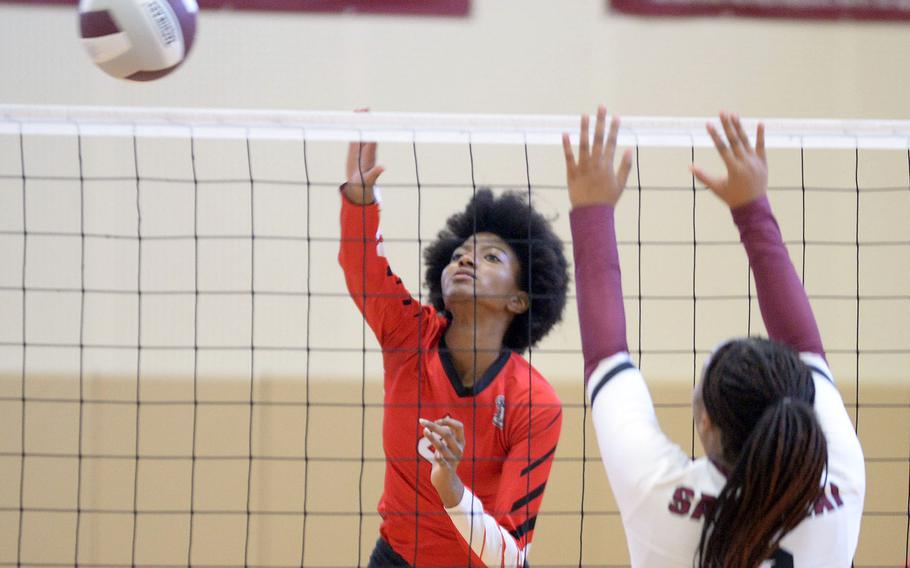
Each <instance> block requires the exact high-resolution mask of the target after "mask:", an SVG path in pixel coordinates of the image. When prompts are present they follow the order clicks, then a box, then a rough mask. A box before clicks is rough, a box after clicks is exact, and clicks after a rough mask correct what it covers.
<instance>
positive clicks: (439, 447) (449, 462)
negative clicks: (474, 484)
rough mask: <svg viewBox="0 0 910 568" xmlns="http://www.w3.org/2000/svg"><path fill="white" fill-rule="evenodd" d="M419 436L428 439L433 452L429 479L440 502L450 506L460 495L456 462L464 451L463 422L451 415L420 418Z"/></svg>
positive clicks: (461, 493)
mask: <svg viewBox="0 0 910 568" xmlns="http://www.w3.org/2000/svg"><path fill="white" fill-rule="evenodd" d="M420 425H421V426H423V437H424V438H426V439H427V440H429V442H430V443H431V444H433V447H434V448H435V450H436V451H435V452H434V453H433V457H434V460H433V469H432V471H431V472H430V481H431V482H432V483H433V487H435V488H436V492H437V493H439V497H440V499H442V504H443V505H444V506H446V507H454V506H455V505H457V504H458V503H460V502H461V498H462V497H463V496H464V483H462V481H461V478H459V477H458V464H460V463H461V457H462V456H463V455H464V446H465V437H464V424H462V423H461V422H459V421H458V420H455V419H454V418H450V417H446V418H440V419H439V420H436V421H430V420H424V419H423V418H421V419H420Z"/></svg>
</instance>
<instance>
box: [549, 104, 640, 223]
mask: <svg viewBox="0 0 910 568" xmlns="http://www.w3.org/2000/svg"><path fill="white" fill-rule="evenodd" d="M606 119H607V109H606V108H605V107H604V106H603V105H600V106H599V107H597V119H596V122H595V126H594V143H593V145H591V146H589V144H588V115H586V114H584V115H582V117H581V129H580V132H579V141H578V160H577V161H576V160H575V155H574V153H573V152H572V144H571V143H570V142H569V135H568V134H563V135H562V148H563V151H564V152H565V158H566V181H567V184H568V186H569V201H570V202H571V203H572V207H573V208H575V207H585V206H587V205H596V204H599V203H608V204H610V205H614V206H615V205H616V202H617V201H619V197H620V195H622V190H623V189H624V188H625V187H626V181H627V180H628V179H629V172H630V171H631V170H632V151H631V150H626V151H625V152H623V154H622V158H620V161H619V167H618V168H615V169H614V165H613V159H614V156H615V154H616V137H617V135H618V133H619V117H617V116H614V117H613V119H612V120H611V121H610V130H609V132H608V133H607V139H606V143H604V130H605V126H606Z"/></svg>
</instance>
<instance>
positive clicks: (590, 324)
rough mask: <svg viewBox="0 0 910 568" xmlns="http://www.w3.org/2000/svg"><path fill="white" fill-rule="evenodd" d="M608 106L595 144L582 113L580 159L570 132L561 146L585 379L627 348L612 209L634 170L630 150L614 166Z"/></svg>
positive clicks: (615, 127) (614, 127)
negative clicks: (572, 142)
mask: <svg viewBox="0 0 910 568" xmlns="http://www.w3.org/2000/svg"><path fill="white" fill-rule="evenodd" d="M606 113H607V111H606V109H605V108H604V107H603V106H600V107H599V108H598V109H597V121H596V124H595V127H594V141H593V145H591V146H590V147H589V144H588V116H587V115H584V116H582V118H581V131H580V140H579V144H578V160H577V161H576V159H575V156H574V154H573V152H572V145H571V143H570V142H569V135H568V134H564V135H563V139H562V146H563V150H564V152H565V158H566V178H567V182H568V186H569V200H570V202H571V204H572V211H571V213H570V214H569V218H570V221H571V225H572V246H573V248H574V252H575V289H576V293H577V295H578V300H577V303H578V319H579V323H580V325H581V348H582V353H583V354H584V360H585V384H587V382H588V380H589V379H590V378H591V373H593V372H594V369H595V368H596V367H597V365H598V364H600V362H601V361H603V360H604V359H607V358H608V357H611V356H613V355H615V354H617V353H621V352H626V351H628V350H629V348H628V346H627V344H626V317H625V307H624V306H623V300H622V278H621V275H620V270H619V251H618V250H617V247H616V230H615V228H614V224H613V210H614V207H615V206H616V203H617V201H619V197H620V195H622V190H623V188H624V187H625V185H626V180H627V179H628V178H629V171H630V170H631V169H632V154H631V151H626V152H625V153H623V156H622V159H621V161H620V164H619V169H618V171H614V163H613V158H614V155H615V153H616V137H617V133H618V132H619V118H617V117H613V120H612V121H611V122H610V130H609V134H608V135H607V139H606V143H604V129H605V128H604V127H605V122H606Z"/></svg>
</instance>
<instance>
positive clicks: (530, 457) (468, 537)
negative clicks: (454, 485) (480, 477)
mask: <svg viewBox="0 0 910 568" xmlns="http://www.w3.org/2000/svg"><path fill="white" fill-rule="evenodd" d="M539 408H540V410H539V411H535V412H534V414H533V416H532V424H531V425H530V427H531V431H530V433H529V432H528V431H527V415H525V417H524V418H523V419H522V418H520V417H519V418H518V420H521V421H523V424H522V426H523V427H524V434H523V435H522V437H521V438H520V439H518V440H516V442H515V443H514V444H513V445H512V450H511V451H510V452H509V454H508V456H507V457H506V461H505V464H504V465H503V471H502V477H501V481H500V483H499V492H498V494H497V496H496V503H495V504H494V505H493V507H492V510H484V506H483V503H481V501H480V499H478V498H477V497H476V496H475V495H474V494H473V493H472V492H471V491H470V490H469V489H468V488H465V492H464V496H463V497H462V499H461V502H460V503H458V504H457V505H455V506H454V507H452V508H449V509H446V512H447V513H448V514H449V517H450V518H451V519H452V523H453V524H454V525H455V528H457V529H458V532H459V533H460V534H461V536H462V538H463V539H464V540H465V542H466V543H468V545H469V546H470V547H471V550H473V552H474V554H476V555H477V556H478V557H480V559H481V560H483V562H484V564H486V565H487V566H500V567H506V566H513V567H516V568H521V567H522V566H524V565H525V560H526V558H527V555H528V551H529V550H530V547H531V541H532V539H533V537H534V525H535V524H536V523H537V512H538V511H539V510H540V505H541V503H542V501H543V493H544V490H545V488H546V485H547V480H548V478H549V476H550V468H551V466H552V465H553V457H554V455H555V453H556V444H557V442H558V441H559V433H560V430H561V428H562V409H561V408H560V404H559V400H558V399H557V398H556V397H555V395H554V397H553V402H550V403H546V404H542V405H541V406H540V407H539Z"/></svg>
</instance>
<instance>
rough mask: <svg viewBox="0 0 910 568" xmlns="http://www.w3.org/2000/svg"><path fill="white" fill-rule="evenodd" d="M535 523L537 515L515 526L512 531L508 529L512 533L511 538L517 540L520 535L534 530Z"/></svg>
mask: <svg viewBox="0 0 910 568" xmlns="http://www.w3.org/2000/svg"><path fill="white" fill-rule="evenodd" d="M535 524H537V515H534V516H533V517H531V518H530V519H528V520H527V521H525V522H523V523H521V524H520V525H518V526H517V527H515V530H514V531H509V534H510V535H512V538H514V539H515V540H519V539H521V537H523V536H524V535H526V534H527V533H529V532H531V531H532V530H534V525H535Z"/></svg>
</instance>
